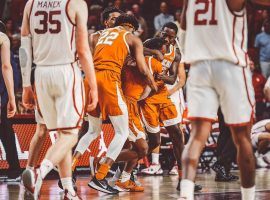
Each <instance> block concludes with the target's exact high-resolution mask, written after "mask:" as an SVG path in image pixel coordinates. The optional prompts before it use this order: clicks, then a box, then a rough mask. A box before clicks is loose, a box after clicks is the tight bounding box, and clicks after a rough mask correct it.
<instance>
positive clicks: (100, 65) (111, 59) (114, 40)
mask: <svg viewBox="0 0 270 200" xmlns="http://www.w3.org/2000/svg"><path fill="white" fill-rule="evenodd" d="M129 33H130V32H128V31H126V30H125V29H124V28H123V27H121V26H118V27H115V28H110V29H106V30H104V31H103V32H102V34H101V36H100V37H99V39H98V43H97V44H96V48H95V53H94V65H95V69H96V70H112V71H115V72H117V73H119V74H120V73H121V70H122V67H123V65H124V61H125V59H126V57H127V55H128V54H129V46H128V44H127V42H126V35H127V34H129Z"/></svg>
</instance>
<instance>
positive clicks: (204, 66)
mask: <svg viewBox="0 0 270 200" xmlns="http://www.w3.org/2000/svg"><path fill="white" fill-rule="evenodd" d="M209 67H210V65H209V63H208V62H207V61H203V62H198V63H196V64H194V65H192V66H191V68H190V71H189V78H188V81H187V101H188V106H189V107H188V109H189V112H188V117H189V119H190V120H191V133H190V138H189V141H188V143H187V145H186V146H185V148H184V151H183V153H182V181H181V184H180V196H181V197H182V198H186V199H188V200H193V199H194V180H195V177H196V170H197V166H198V161H199V157H200V155H201V152H202V149H203V148H204V146H205V142H206V140H207V138H208V136H209V134H210V131H211V129H212V122H213V121H214V120H215V119H216V118H217V110H218V106H219V105H218V96H217V94H216V91H215V90H214V89H213V87H212V86H211V80H212V75H211V70H209ZM202 74H204V76H202Z"/></svg>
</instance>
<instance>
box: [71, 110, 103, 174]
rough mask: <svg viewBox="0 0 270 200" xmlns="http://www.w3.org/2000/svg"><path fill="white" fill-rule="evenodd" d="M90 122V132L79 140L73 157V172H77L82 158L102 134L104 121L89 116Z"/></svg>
mask: <svg viewBox="0 0 270 200" xmlns="http://www.w3.org/2000/svg"><path fill="white" fill-rule="evenodd" d="M88 122H89V127H88V131H87V133H85V134H84V135H83V136H82V137H81V139H80V140H79V142H78V144H77V147H76V149H75V152H74V155H73V161H72V170H73V171H74V170H75V167H76V165H77V163H78V161H79V159H80V157H81V156H82V155H83V154H84V152H85V151H86V150H87V148H88V147H89V145H90V144H91V143H92V142H93V141H94V140H95V139H96V138H97V137H98V136H99V135H100V132H101V125H102V120H101V119H100V118H96V117H93V116H91V115H88Z"/></svg>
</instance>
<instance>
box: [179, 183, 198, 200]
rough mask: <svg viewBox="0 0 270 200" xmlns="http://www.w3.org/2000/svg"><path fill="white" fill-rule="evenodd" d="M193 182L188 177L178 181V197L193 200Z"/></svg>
mask: <svg viewBox="0 0 270 200" xmlns="http://www.w3.org/2000/svg"><path fill="white" fill-rule="evenodd" d="M194 185H195V184H194V182H192V181H191V180H188V179H182V180H181V183H180V197H185V198H186V199H187V200H194Z"/></svg>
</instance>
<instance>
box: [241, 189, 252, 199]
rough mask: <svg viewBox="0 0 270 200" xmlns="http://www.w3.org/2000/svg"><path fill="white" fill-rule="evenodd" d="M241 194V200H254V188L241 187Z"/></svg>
mask: <svg viewBox="0 0 270 200" xmlns="http://www.w3.org/2000/svg"><path fill="white" fill-rule="evenodd" d="M241 194H242V199H243V200H254V199H255V186H253V187H251V188H243V187H241Z"/></svg>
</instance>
